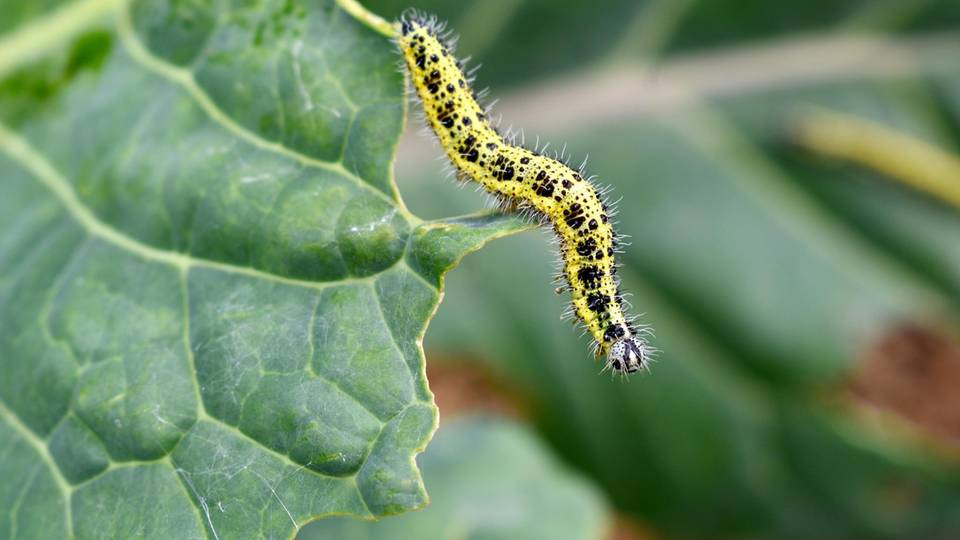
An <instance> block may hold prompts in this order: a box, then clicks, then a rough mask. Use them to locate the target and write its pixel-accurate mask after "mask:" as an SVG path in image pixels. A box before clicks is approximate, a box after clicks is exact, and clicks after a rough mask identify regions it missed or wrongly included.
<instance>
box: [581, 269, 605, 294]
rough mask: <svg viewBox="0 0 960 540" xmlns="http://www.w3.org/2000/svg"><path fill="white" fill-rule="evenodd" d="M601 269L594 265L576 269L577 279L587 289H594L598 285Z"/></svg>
mask: <svg viewBox="0 0 960 540" xmlns="http://www.w3.org/2000/svg"><path fill="white" fill-rule="evenodd" d="M603 276H604V273H603V270H601V269H599V268H597V267H596V266H584V267H583V268H581V269H580V270H578V271H577V279H579V280H580V283H583V285H584V287H586V288H588V289H595V288H597V287H598V286H599V285H600V279H601V278H603Z"/></svg>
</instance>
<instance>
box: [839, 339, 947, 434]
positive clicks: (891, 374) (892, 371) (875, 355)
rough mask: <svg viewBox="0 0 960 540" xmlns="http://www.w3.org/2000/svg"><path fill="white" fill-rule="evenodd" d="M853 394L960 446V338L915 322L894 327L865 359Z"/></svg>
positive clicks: (853, 387)
mask: <svg viewBox="0 0 960 540" xmlns="http://www.w3.org/2000/svg"><path fill="white" fill-rule="evenodd" d="M849 389H850V392H851V394H853V396H854V397H855V398H856V399H858V400H860V401H863V402H866V403H868V404H870V405H873V406H875V407H877V408H880V409H883V410H886V411H890V412H893V413H895V414H898V415H900V416H902V417H904V418H906V419H908V420H910V421H911V422H912V423H914V424H915V425H916V426H917V427H919V428H921V429H922V430H923V431H925V432H927V433H928V434H930V435H933V436H934V437H935V438H936V439H937V440H938V441H943V442H946V443H949V444H950V445H953V446H956V445H960V342H957V341H956V340H955V339H952V338H950V337H948V336H946V335H943V334H940V333H937V332H936V331H934V330H931V329H927V328H922V327H920V326H914V325H903V326H899V327H895V328H893V329H892V330H891V331H889V332H887V333H886V334H885V335H884V336H882V337H881V338H880V339H879V340H878V341H877V342H876V343H875V344H874V346H872V347H871V348H870V349H868V350H867V352H866V355H865V356H864V358H863V361H862V362H861V365H860V367H859V369H858V370H857V373H855V374H854V377H853V379H852V381H851V382H850V385H849Z"/></svg>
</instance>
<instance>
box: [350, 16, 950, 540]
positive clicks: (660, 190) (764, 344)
mask: <svg viewBox="0 0 960 540" xmlns="http://www.w3.org/2000/svg"><path fill="white" fill-rule="evenodd" d="M401 4H402V3H401V2H394V1H388V0H371V1H369V2H367V5H368V6H369V7H371V8H372V9H373V10H375V11H378V12H380V13H382V14H384V15H388V16H392V15H394V14H396V13H398V12H399V11H400V10H401V8H402V7H406V5H405V4H403V5H401ZM416 7H418V8H422V9H424V10H426V11H429V12H436V13H438V14H439V16H440V18H441V19H446V20H449V21H450V22H451V24H452V26H453V28H454V29H455V30H456V31H457V32H459V33H461V34H462V39H461V41H460V45H459V46H458V53H459V54H461V55H472V56H473V60H472V61H471V63H472V64H476V63H481V64H483V66H484V67H483V68H482V69H481V70H480V71H479V72H478V79H477V84H478V85H479V86H480V87H483V86H485V85H488V84H489V85H491V86H492V95H493V96H494V97H497V98H499V102H498V105H497V106H496V108H495V110H494V113H495V115H497V113H502V115H503V122H504V125H512V126H513V127H515V128H523V129H524V131H525V136H526V140H527V141H528V144H529V143H530V142H531V141H533V140H535V138H536V137H537V136H539V137H540V140H541V142H542V141H544V140H549V141H552V143H553V146H552V147H561V146H563V145H564V144H566V147H567V149H568V151H571V152H572V153H573V158H572V161H573V162H575V163H579V160H580V159H582V158H583V157H585V156H586V155H589V156H590V160H589V163H588V172H589V173H592V174H596V175H598V176H599V181H600V182H608V183H611V184H612V185H613V187H614V197H615V198H617V199H620V203H619V209H620V214H619V216H618V218H619V221H620V224H619V227H620V232H622V233H624V234H626V235H630V236H631V237H632V238H631V241H632V245H631V246H630V247H629V248H628V249H627V254H626V256H625V257H624V259H623V262H624V268H623V269H622V270H621V275H622V277H623V280H624V287H625V289H626V290H627V291H630V292H632V293H634V296H632V297H631V298H630V300H631V302H632V303H633V305H634V306H635V309H636V310H637V311H640V312H645V313H646V315H645V316H644V320H645V321H646V322H649V323H651V324H652V325H653V326H654V328H655V329H656V331H657V339H656V344H657V346H658V347H659V348H660V349H661V350H662V353H661V355H660V357H659V362H658V363H657V364H655V365H654V366H653V369H652V373H651V374H649V375H648V376H644V377H639V378H634V379H632V380H631V381H630V382H629V384H621V383H619V382H616V381H610V380H608V378H606V377H603V376H598V375H597V373H598V372H599V365H597V364H595V363H593V362H592V361H591V359H590V358H589V355H588V353H587V344H586V343H585V342H584V341H583V340H580V341H578V340H577V339H576V335H575V334H574V333H572V332H571V331H570V329H569V327H568V325H566V324H563V323H561V322H560V321H559V313H560V312H561V310H562V308H563V304H564V303H565V302H566V299H565V298H562V297H557V296H556V295H554V293H553V290H552V286H551V284H550V283H549V280H548V279H547V278H548V277H549V276H551V275H552V274H553V271H554V268H553V265H554V260H555V258H556V255H555V253H553V248H552V246H551V245H550V244H549V242H548V241H547V239H546V238H545V237H544V236H546V235H538V234H525V235H522V236H521V237H516V238H510V239H505V240H502V241H499V242H497V243H495V244H494V245H492V246H490V247H489V249H486V250H484V251H483V252H482V253H480V254H477V255H475V256H473V257H471V258H470V259H468V260H467V262H466V264H465V265H464V266H463V267H461V268H460V269H459V270H458V271H457V272H455V273H454V274H453V275H452V276H451V278H450V280H449V289H448V295H447V298H446V302H444V304H443V305H442V307H441V309H440V311H439V313H438V317H437V319H436V321H435V322H434V324H433V326H432V327H431V330H430V332H429V333H428V335H427V351H428V357H429V358H432V359H437V360H436V361H439V359H441V358H446V359H450V358H453V359H455V360H452V362H456V363H458V364H459V365H462V366H466V365H470V364H477V363H481V364H483V365H486V366H489V367H491V368H492V369H494V370H495V371H497V372H499V373H500V374H501V376H502V377H505V378H507V379H509V380H512V381H515V382H516V384H518V385H519V388H520V392H522V393H524V394H526V395H527V396H528V397H529V400H530V403H531V404H530V408H531V411H532V416H533V421H534V422H535V424H536V426H537V427H538V429H539V430H540V432H541V433H542V434H543V435H544V436H545V437H546V439H547V440H548V441H549V442H550V443H551V445H552V446H553V447H554V448H556V449H557V451H559V452H560V453H561V455H562V456H563V457H564V458H565V459H566V460H567V461H568V462H569V463H571V464H573V465H574V466H576V467H577V468H579V469H580V470H582V471H584V472H586V473H588V474H589V475H591V476H592V477H593V478H595V479H596V480H597V481H598V482H599V483H600V485H601V486H602V487H603V488H604V489H605V490H607V492H608V493H609V494H610V496H611V497H612V500H613V502H614V505H615V506H616V507H617V508H618V509H619V510H620V511H622V512H625V513H627V514H630V515H632V516H634V517H636V518H638V519H641V520H644V521H645V522H647V523H649V524H651V525H652V526H653V527H655V528H656V529H658V530H659V531H661V532H662V533H663V534H665V535H666V536H680V537H710V538H714V537H726V536H742V535H747V536H757V537H765V538H825V537H829V538H904V537H922V538H929V537H941V538H951V537H954V536H957V535H960V514H958V513H957V512H956V510H955V509H956V508H958V507H960V467H958V461H957V460H956V452H955V449H956V444H957V441H958V440H960V424H958V423H957V421H956V418H960V398H958V395H957V394H956V393H955V392H950V391H948V390H945V389H948V388H956V387H958V385H960V370H958V369H955V368H951V366H956V365H957V364H958V363H960V346H958V341H957V335H958V332H957V330H958V326H957V321H958V318H957V312H956V311H957V303H958V300H960V296H958V290H960V281H958V278H960V248H957V246H958V243H957V238H960V211H958V209H957V208H954V207H952V206H951V205H950V204H948V203H946V202H945V201H944V200H940V199H938V198H937V197H935V196H931V195H929V194H925V193H919V192H917V191H915V190H912V189H910V188H907V187H905V186H904V185H903V182H902V180H903V179H902V178H897V177H896V175H893V174H890V171H883V170H876V169H875V168H872V167H864V166H863V164H859V163H856V162H855V161H856V160H853V159H850V160H846V159H843V157H842V156H841V157H839V158H838V157H836V156H835V157H833V158H829V159H828V158H826V157H825V156H821V155H816V154H814V153H811V152H809V151H807V150H804V149H803V148H801V146H803V145H800V144H798V142H799V141H796V140H792V139H791V138H790V136H791V131H790V129H789V127H790V125H791V122H792V121H793V120H794V119H796V118H797V117H798V115H803V114H804V111H809V110H811V107H816V108H818V109H822V110H826V111H831V112H835V113H839V114H845V115H850V116H851V117H855V118H862V119H865V120H869V121H871V122H875V123H877V125H879V126H884V127H885V128H888V129H893V130H896V131H898V132H900V133H903V134H904V135H905V136H908V137H913V138H915V139H917V140H920V141H925V142H926V143H928V144H930V145H932V146H934V147H935V148H937V149H938V150H939V151H942V152H944V153H946V154H953V155H957V154H960V140H958V134H960V105H958V103H960V64H958V63H957V62H956V58H958V57H960V4H958V3H956V2H953V1H936V0H932V1H928V2H911V1H884V2H875V1H845V2H804V3H784V2H744V1H733V0H729V1H719V0H718V1H703V0H701V1H696V0H690V1H674V0H666V1H647V2H601V3H595V4H589V5H587V4H584V3H580V2H541V1H536V0H531V1H526V2H524V1H507V0H504V1H497V2H458V3H455V4H454V3H449V2H419V3H417V4H416ZM863 136H864V137H870V136H871V134H870V133H864V134H863ZM891 151H894V152H896V151H897V149H891ZM438 153H439V152H438V150H436V149H435V147H432V144H431V142H430V141H429V140H428V139H425V138H423V137H422V136H420V137H418V136H416V135H411V136H409V137H407V138H406V139H405V141H404V142H403V143H402V144H401V150H400V153H399V167H398V177H399V180H398V182H399V185H400V187H401V191H402V192H403V193H404V194H405V196H406V199H407V200H409V201H410V204H411V207H412V208H413V209H414V210H415V211H416V212H418V213H420V214H423V215H428V216H443V215H448V214H450V213H455V212H465V211H469V210H473V209H476V208H478V207H479V205H480V204H481V203H479V202H478V200H480V199H481V198H478V197H477V196H476V195H475V194H474V193H473V192H472V191H473V190H472V189H465V190H458V189H457V188H456V186H454V185H453V183H452V182H451V181H449V180H445V179H444V175H443V172H444V166H443V165H442V163H440V162H431V158H432V157H433V156H435V155H437V154H438ZM917 166H918V167H919V166H920V164H918V165H917ZM946 181H953V182H955V183H958V184H960V178H953V179H948V180H946ZM448 361H451V360H448ZM939 378H946V381H943V380H938V379H939ZM864 385H867V387H868V389H867V390H865V389H864ZM917 401H925V402H926V404H925V405H919V404H917V403H916V402H917ZM866 402H869V403H874V404H880V405H881V408H880V409H877V408H873V407H867V406H865V403H866ZM951 419H953V420H951Z"/></svg>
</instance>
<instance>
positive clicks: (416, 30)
mask: <svg viewBox="0 0 960 540" xmlns="http://www.w3.org/2000/svg"><path fill="white" fill-rule="evenodd" d="M441 32H442V28H441V27H440V26H439V25H438V24H437V23H436V21H435V20H433V19H426V18H425V17H422V16H420V15H418V14H415V13H413V14H405V15H404V16H403V17H402V18H401V21H400V37H399V38H398V45H399V47H400V50H401V53H402V54H403V57H404V60H405V63H406V66H407V69H408V71H409V73H410V79H411V81H412V83H413V86H414V88H416V92H417V95H418V96H419V98H420V100H421V102H422V104H423V110H424V113H425V114H426V117H427V121H428V123H429V125H430V127H431V128H432V129H433V131H434V132H435V133H436V135H437V138H438V139H439V140H440V143H441V145H442V146H443V148H444V151H445V152H446V154H447V156H448V157H449V158H450V162H451V163H452V164H453V166H454V167H456V169H457V173H458V176H460V177H461V178H462V179H473V180H475V181H477V182H479V183H480V184H481V185H483V187H484V188H485V189H486V190H487V191H489V192H490V193H493V194H494V195H496V196H497V197H498V198H499V199H500V200H501V201H502V202H503V203H505V206H509V207H516V208H521V209H524V210H527V211H528V212H529V213H530V214H531V215H533V216H536V217H537V218H538V219H540V220H541V221H542V222H543V223H546V222H549V223H551V224H552V226H553V229H554V231H555V232H556V234H557V237H558V238H559V244H560V247H561V251H562V253H561V255H562V260H563V266H564V268H563V277H564V278H565V279H566V281H567V284H568V286H569V290H570V292H571V296H572V311H573V313H574V314H575V315H576V316H577V317H578V318H579V319H580V320H581V321H582V322H583V324H584V325H586V327H587V330H588V331H589V332H590V334H591V335H592V336H593V338H594V340H595V342H596V345H595V351H594V352H595V354H596V355H597V357H601V356H603V355H606V358H607V360H606V362H607V367H609V368H611V369H613V370H615V371H618V372H621V373H633V372H636V371H638V370H640V369H643V368H646V367H647V365H648V363H649V361H650V356H651V354H652V352H653V349H652V347H650V345H649V344H648V343H647V341H646V340H645V339H644V338H645V334H647V333H648V332H649V329H648V328H647V327H641V326H637V325H635V324H634V322H633V319H632V318H630V317H628V316H627V315H626V313H625V310H624V299H623V296H622V294H621V293H620V284H619V280H618V278H617V275H616V271H617V265H616V262H615V259H614V257H615V252H616V248H617V235H616V233H615V232H614V230H613V224H612V223H611V221H610V212H609V210H608V208H607V205H606V204H605V203H604V202H603V200H602V199H601V197H600V194H599V192H598V190H597V187H596V186H594V185H593V183H592V182H590V180H589V179H586V178H584V176H583V175H582V174H581V172H580V171H576V170H573V169H571V168H570V167H568V166H567V165H566V164H564V163H562V162H560V161H558V160H557V159H553V158H550V157H547V156H544V155H541V154H539V153H538V152H537V151H535V150H529V149H527V148H523V147H522V146H518V145H515V144H513V143H512V141H507V140H505V139H504V137H503V136H502V135H500V133H499V132H498V131H497V130H496V129H495V128H494V127H493V126H492V125H491V124H490V121H489V119H488V114H487V111H486V110H484V108H483V107H481V106H480V104H479V103H478V102H477V96H476V94H475V92H474V91H473V90H472V88H471V86H470V82H471V81H470V79H469V77H468V76H467V75H465V74H464V72H463V69H462V66H461V64H460V63H459V62H458V61H457V60H456V59H455V58H454V57H453V51H452V47H451V46H450V45H449V44H448V43H447V42H446V40H445V38H444V37H443V36H441V35H440V34H441Z"/></svg>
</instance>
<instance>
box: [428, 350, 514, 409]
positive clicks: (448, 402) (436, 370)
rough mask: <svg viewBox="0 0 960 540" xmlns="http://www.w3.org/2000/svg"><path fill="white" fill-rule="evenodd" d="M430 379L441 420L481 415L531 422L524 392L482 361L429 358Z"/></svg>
mask: <svg viewBox="0 0 960 540" xmlns="http://www.w3.org/2000/svg"><path fill="white" fill-rule="evenodd" d="M427 379H428V380H429V381H430V389H431V390H433V395H434V399H435V401H436V403H437V407H439V408H440V421H441V422H442V421H443V420H445V419H447V418H452V417H454V416H457V415H461V414H469V413H482V414H490V415H494V416H503V417H507V418H513V419H519V420H528V419H529V418H530V416H531V415H530V406H529V404H528V403H527V401H526V400H525V399H523V395H522V393H520V392H519V391H517V389H515V388H513V387H511V386H510V384H509V383H508V382H507V381H505V380H504V379H502V378H501V377H499V376H497V374H496V373H494V372H493V371H491V370H490V369H488V368H487V367H485V366H484V365H482V364H481V363H479V362H470V361H464V360H456V359H452V358H444V357H442V356H438V355H433V354H432V355H430V361H429V362H427Z"/></svg>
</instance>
